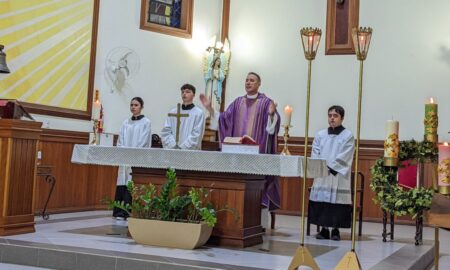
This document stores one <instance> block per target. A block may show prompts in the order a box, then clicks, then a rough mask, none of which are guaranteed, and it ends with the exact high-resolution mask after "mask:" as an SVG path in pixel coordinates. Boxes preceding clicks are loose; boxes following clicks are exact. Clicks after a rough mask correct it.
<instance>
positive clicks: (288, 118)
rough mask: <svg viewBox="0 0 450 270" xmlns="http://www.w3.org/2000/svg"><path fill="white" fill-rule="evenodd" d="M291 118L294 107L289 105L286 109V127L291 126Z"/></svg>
mask: <svg viewBox="0 0 450 270" xmlns="http://www.w3.org/2000/svg"><path fill="white" fill-rule="evenodd" d="M291 117H292V107H291V106H289V105H287V106H286V107H284V118H285V120H284V125H285V126H290V125H291Z"/></svg>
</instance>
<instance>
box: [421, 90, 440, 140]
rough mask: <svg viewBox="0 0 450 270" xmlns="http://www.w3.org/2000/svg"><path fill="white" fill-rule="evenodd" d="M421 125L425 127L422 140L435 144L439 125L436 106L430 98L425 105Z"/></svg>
mask: <svg viewBox="0 0 450 270" xmlns="http://www.w3.org/2000/svg"><path fill="white" fill-rule="evenodd" d="M423 123H424V126H425V134H424V140H425V141H429V142H434V143H437V142H438V135H437V129H438V124H439V119H438V105H437V103H435V102H434V99H433V98H430V102H429V103H427V104H425V119H424V121H423Z"/></svg>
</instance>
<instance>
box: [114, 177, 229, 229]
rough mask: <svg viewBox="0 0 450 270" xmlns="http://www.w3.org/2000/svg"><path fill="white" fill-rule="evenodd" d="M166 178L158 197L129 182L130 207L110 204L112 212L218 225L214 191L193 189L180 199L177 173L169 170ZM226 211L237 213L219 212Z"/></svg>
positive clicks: (148, 187)
mask: <svg viewBox="0 0 450 270" xmlns="http://www.w3.org/2000/svg"><path fill="white" fill-rule="evenodd" d="M166 177H167V181H166V182H165V183H164V185H162V187H161V189H160V192H159V194H158V192H157V189H156V187H155V186H154V185H153V184H148V185H138V186H137V185H135V184H134V182H133V181H129V182H128V185H127V189H128V191H129V192H130V193H131V197H132V202H131V204H125V203H124V202H120V201H112V200H107V203H108V205H109V208H110V209H112V208H114V207H117V208H120V209H123V210H125V211H127V212H128V213H129V214H130V215H132V216H133V217H135V218H143V219H156V220H164V221H176V222H188V223H199V222H204V223H206V224H208V226H211V227H213V226H214V225H215V224H216V223H217V211H216V210H215V209H214V207H213V205H212V204H211V202H210V201H209V194H210V192H211V190H207V189H205V188H203V187H202V188H191V189H190V190H189V191H188V193H187V194H183V195H180V194H179V192H178V185H177V177H176V173H175V170H174V169H171V168H169V169H168V170H167V173H166ZM223 210H224V211H230V212H233V213H235V211H233V210H232V209H228V208H224V209H221V210H219V211H223Z"/></svg>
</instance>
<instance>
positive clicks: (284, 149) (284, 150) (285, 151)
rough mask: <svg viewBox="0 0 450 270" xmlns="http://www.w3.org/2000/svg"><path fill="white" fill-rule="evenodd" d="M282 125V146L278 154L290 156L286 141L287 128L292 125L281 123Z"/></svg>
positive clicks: (287, 137)
mask: <svg viewBox="0 0 450 270" xmlns="http://www.w3.org/2000/svg"><path fill="white" fill-rule="evenodd" d="M283 127H284V135H283V139H284V146H283V151H281V154H280V155H283V156H290V155H291V152H289V149H288V144H287V142H288V139H289V128H291V127H292V126H291V125H283Z"/></svg>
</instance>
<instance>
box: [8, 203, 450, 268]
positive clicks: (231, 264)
mask: <svg viewBox="0 0 450 270" xmlns="http://www.w3.org/2000/svg"><path fill="white" fill-rule="evenodd" d="M299 224H300V219H299V217H292V216H277V224H276V229H275V230H273V231H268V232H267V236H266V237H265V243H264V246H255V247H250V248H245V249H229V248H219V247H204V248H200V249H197V250H178V249H169V248H159V247H150V246H142V245H139V244H136V243H135V242H134V241H133V240H132V239H129V238H127V237H126V222H123V221H122V222H117V221H115V220H113V219H112V218H111V217H110V212H107V211H95V212H82V213H72V214H60V215H52V216H51V218H50V220H49V221H43V220H40V219H37V225H36V233H33V234H24V235H16V236H9V237H3V239H2V238H0V243H1V242H2V241H4V242H5V241H6V242H8V243H21V242H27V243H29V242H32V243H40V244H41V245H48V246H65V247H71V248H72V249H77V250H78V251H83V250H85V252H86V253H89V252H91V251H92V250H97V251H98V250H101V251H102V252H104V253H108V252H109V253H111V254H128V255H129V256H153V258H162V257H164V258H168V261H171V262H175V263H182V262H192V261H195V262H197V265H199V264H200V265H202V266H208V267H213V268H212V269H287V267H288V265H289V263H290V262H291V259H292V256H293V254H294V253H295V250H296V249H297V247H298V243H299V239H300V237H299V231H300V229H299ZM395 229H396V235H395V236H396V240H395V241H392V242H391V241H388V242H387V243H383V242H382V241H381V237H380V234H381V231H382V226H381V224H378V223H364V226H363V234H364V235H363V237H362V238H360V239H358V242H357V244H356V253H357V255H358V258H359V260H360V263H361V265H362V267H363V269H370V268H374V269H376V268H377V267H378V269H379V267H380V263H383V262H384V261H388V259H389V258H390V259H392V256H393V254H395V253H396V252H397V253H398V252H399V251H402V250H403V251H405V250H406V249H404V248H405V247H410V248H412V249H414V246H412V245H411V243H413V237H414V231H415V228H414V227H413V226H400V225H396V227H395ZM341 236H342V241H340V242H336V241H331V240H321V241H320V240H316V239H315V238H314V237H313V236H306V237H305V243H306V244H307V246H308V249H309V250H310V252H311V253H312V255H313V256H314V258H315V260H316V262H317V263H318V265H319V267H320V268H321V269H333V268H334V267H335V266H336V264H337V263H338V261H339V260H340V259H341V258H342V257H343V256H344V254H345V253H346V252H347V251H349V249H350V248H351V242H350V241H349V240H350V233H349V230H343V231H342V232H341ZM449 236H450V233H449V232H447V231H442V230H441V235H440V239H441V256H443V257H441V260H440V262H441V265H440V269H450V242H449V241H448V239H449ZM424 239H425V240H426V241H425V245H424V246H425V247H427V248H428V249H430V244H432V241H430V240H433V239H434V230H433V229H431V228H425V230H424ZM427 240H428V241H427ZM15 241H16V242H15ZM260 248H264V249H269V252H264V251H261V250H260ZM122 256H123V255H122ZM220 265H223V266H224V268H221V267H219V266H220ZM226 265H228V266H226ZM225 266H226V267H225ZM7 267H9V266H7ZM15 267H16V266H15ZM17 267H20V266H17ZM0 269H33V268H5V265H4V264H0Z"/></svg>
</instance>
